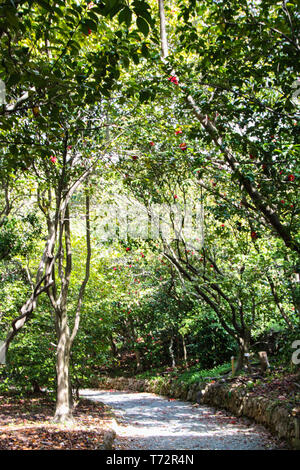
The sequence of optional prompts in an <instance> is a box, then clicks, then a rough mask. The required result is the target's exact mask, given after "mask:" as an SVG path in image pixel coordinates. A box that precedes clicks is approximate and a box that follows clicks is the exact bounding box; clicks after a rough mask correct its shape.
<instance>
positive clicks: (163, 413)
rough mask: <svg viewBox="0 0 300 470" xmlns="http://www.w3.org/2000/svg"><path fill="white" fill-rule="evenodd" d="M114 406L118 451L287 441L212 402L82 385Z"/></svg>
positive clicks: (251, 446)
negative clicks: (213, 405)
mask: <svg viewBox="0 0 300 470" xmlns="http://www.w3.org/2000/svg"><path fill="white" fill-rule="evenodd" d="M80 395H81V396H82V397H84V398H88V399H91V400H94V401H100V402H103V403H105V404H107V405H109V406H111V407H112V408H113V411H114V413H115V416H116V418H117V421H118V425H117V428H116V429H115V431H116V433H117V439H116V441H115V449H116V450H156V449H160V450H267V449H282V448H284V447H283V445H282V444H280V442H279V441H278V440H276V439H274V437H272V436H271V435H270V433H269V432H268V431H267V430H266V429H265V428H264V427H262V426H259V425H257V424H253V422H250V421H249V420H247V419H245V418H236V417H234V416H232V415H230V414H229V413H227V412H225V411H217V410H214V409H213V408H210V407H207V406H199V405H197V404H192V403H189V402H184V401H179V400H174V399H168V398H165V397H162V396H158V395H155V394H152V393H136V392H123V391H122V392H121V391H117V390H113V391H106V390H82V391H81V393H80Z"/></svg>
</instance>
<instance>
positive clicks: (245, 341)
mask: <svg viewBox="0 0 300 470" xmlns="http://www.w3.org/2000/svg"><path fill="white" fill-rule="evenodd" d="M250 340H251V333H250V331H249V330H245V331H244V334H243V336H240V337H239V339H238V346H239V352H238V358H237V363H236V366H235V370H234V372H235V374H236V373H237V372H240V371H241V370H242V369H243V367H244V366H247V367H248V368H249V370H251V366H250V362H249V354H250Z"/></svg>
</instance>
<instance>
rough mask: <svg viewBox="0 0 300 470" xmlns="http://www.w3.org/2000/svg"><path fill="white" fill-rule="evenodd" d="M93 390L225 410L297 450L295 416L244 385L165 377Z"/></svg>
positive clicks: (100, 384) (106, 382)
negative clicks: (160, 397) (151, 395)
mask: <svg viewBox="0 0 300 470" xmlns="http://www.w3.org/2000/svg"><path fill="white" fill-rule="evenodd" d="M95 386H96V387H97V388H100V389H103V390H110V389H114V390H123V391H127V390H128V391H134V392H150V393H156V394H158V395H163V396H166V397H169V398H177V399H180V400H185V401H190V402H194V403H199V404H206V405H210V406H213V407H216V408H219V409H226V410H229V411H230V412H232V413H233V414H234V415H236V416H245V417H247V418H251V419H253V420H254V421H255V422H256V423H259V424H262V425H264V426H265V427H266V428H267V429H268V430H269V431H271V433H272V434H274V435H276V436H277V437H279V438H280V439H284V440H286V441H287V443H288V444H289V445H290V446H291V447H292V448H294V449H298V450H299V449H300V438H299V422H300V417H299V416H293V414H292V410H289V409H287V408H286V407H284V406H283V405H282V403H279V402H278V401H275V400H274V399H273V400H272V399H268V398H266V397H257V396H253V395H251V391H249V388H248V387H247V385H241V384H236V383H234V381H233V380H230V379H227V380H225V379H221V380H219V381H214V380H212V381H210V382H208V383H207V382H197V383H193V384H191V385H190V384H186V383H184V382H178V381H175V380H172V379H167V378H165V377H157V378H155V379H145V380H142V379H135V378H127V377H117V378H110V377H103V378H100V379H99V380H97V381H96V383H95Z"/></svg>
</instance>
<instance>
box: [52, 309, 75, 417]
mask: <svg viewBox="0 0 300 470" xmlns="http://www.w3.org/2000/svg"><path fill="white" fill-rule="evenodd" d="M58 315H59V326H58V328H59V338H58V345H57V357H56V376H57V398H56V409H55V415H54V421H56V422H59V423H61V422H64V421H69V420H71V419H72V399H71V396H72V394H71V390H70V377H69V364H70V346H71V345H70V331H69V327H68V316H67V312H66V310H65V311H63V312H58Z"/></svg>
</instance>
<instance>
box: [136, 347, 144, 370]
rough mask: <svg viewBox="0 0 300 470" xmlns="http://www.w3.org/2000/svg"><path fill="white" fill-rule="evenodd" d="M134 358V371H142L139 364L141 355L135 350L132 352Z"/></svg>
mask: <svg viewBox="0 0 300 470" xmlns="http://www.w3.org/2000/svg"><path fill="white" fill-rule="evenodd" d="M134 354H135V358H136V370H137V372H141V370H142V364H141V353H140V351H139V350H138V349H137V348H136V349H135V350H134Z"/></svg>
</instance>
